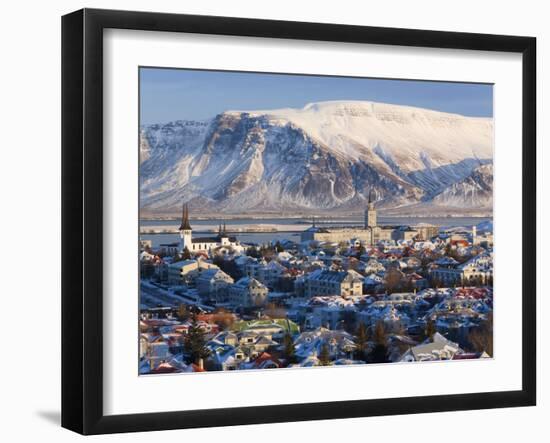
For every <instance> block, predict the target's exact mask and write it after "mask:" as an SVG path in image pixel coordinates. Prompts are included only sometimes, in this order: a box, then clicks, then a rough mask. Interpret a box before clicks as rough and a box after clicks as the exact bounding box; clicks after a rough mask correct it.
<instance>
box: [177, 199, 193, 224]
mask: <svg viewBox="0 0 550 443" xmlns="http://www.w3.org/2000/svg"><path fill="white" fill-rule="evenodd" d="M179 230H180V231H184V230H191V225H190V224H189V206H188V205H187V204H186V203H184V204H183V213H182V215H181V225H180V229H179Z"/></svg>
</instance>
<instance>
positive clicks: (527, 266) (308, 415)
mask: <svg viewBox="0 0 550 443" xmlns="http://www.w3.org/2000/svg"><path fill="white" fill-rule="evenodd" d="M108 28H118V29H132V30H146V31H170V32H180V33H181V32H184V33H199V34H217V35H227V36H248V37H267V38H279V39H301V40H316V41H332V42H353V43H368V44H377V45H397V46H410V47H429V48H454V49H469V50H479V51H502V52H511V53H520V54H522V63H523V85H522V88H523V98H522V100H523V104H522V107H523V109H522V111H523V120H522V129H523V135H522V137H523V138H522V143H523V145H522V154H523V165H522V174H523V178H522V180H523V201H522V211H523V214H522V217H523V218H522V220H523V231H522V238H523V250H522V254H523V255H522V260H523V262H522V275H523V282H522V290H523V293H522V301H521V308H522V389H521V390H517V391H507V392H485V393H473V394H459V395H437V396H423V397H404V398H392V399H373V400H358V401H336V402H324V403H307V404H290V405H269V406H261V407H238V408H230V409H222V408H220V409H209V410H195V411H178V412H161V413H143V414H132V415H114V416H113V415H109V416H106V415H104V413H103V407H102V405H103V375H102V373H103V344H102V326H103V320H102V315H103V314H102V312H103V298H102V282H103V278H102V266H103V255H102V254H103V250H102V238H103V237H102V235H103V227H102V220H103V209H102V206H103V200H102V195H103V166H102V164H103V147H102V137H103V111H102V109H103V88H102V83H103V79H102V77H103V30H105V29H108ZM535 85H536V39H535V38H532V37H517V36H504V35H485V34H471V33H456V32H441V31H423V30H412V29H390V28H378V27H363V26H348V25H337V24H320V23H300V22H284V21H273V20H256V19H243V18H229V17H209V16H195V15H178V14H163V13H150V12H128V11H110V10H97V9H83V10H79V11H76V12H73V13H71V14H68V15H65V16H64V17H63V18H62V426H63V427H65V428H68V429H71V430H73V431H76V432H79V433H82V434H104V433H116V432H132V431H152V430H162V429H178V428H195V427H211V426H228V425H241V424H255V423H273V422H285V421H302V420H319V419H332V418H347V417H363V416H380V415H393V414H414V413H425V412H436V411H458V410H467V409H487V408H502V407H514V406H532V405H535V404H536V353H535V352H536V334H535V332H536V323H535V321H536V315H535V309H536V284H535V282H536V278H535V277H536V276H535V273H536V270H535V269H536V266H535V265H536V244H537V243H536V141H535V140H536V89H535Z"/></svg>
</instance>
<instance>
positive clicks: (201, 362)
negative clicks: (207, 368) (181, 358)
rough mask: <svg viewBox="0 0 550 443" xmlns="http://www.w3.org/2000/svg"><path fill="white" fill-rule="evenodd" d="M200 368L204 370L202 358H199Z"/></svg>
mask: <svg viewBox="0 0 550 443" xmlns="http://www.w3.org/2000/svg"><path fill="white" fill-rule="evenodd" d="M198 366H199V368H200V369H201V370H204V360H203V359H202V358H199V362H198Z"/></svg>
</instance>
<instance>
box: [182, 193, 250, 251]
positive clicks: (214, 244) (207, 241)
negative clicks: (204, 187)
mask: <svg viewBox="0 0 550 443" xmlns="http://www.w3.org/2000/svg"><path fill="white" fill-rule="evenodd" d="M179 232H180V238H181V241H180V252H181V253H183V251H185V249H187V250H188V251H189V252H191V253H196V252H206V253H210V252H212V251H215V250H219V249H223V248H227V249H234V250H241V249H242V246H241V244H240V243H239V241H238V240H237V238H236V237H233V236H230V235H229V234H228V233H227V226H226V224H225V222H224V223H223V225H222V223H220V224H219V228H218V235H216V236H212V237H193V229H192V228H191V223H190V222H189V205H187V204H184V205H183V211H182V216H181V224H180V227H179Z"/></svg>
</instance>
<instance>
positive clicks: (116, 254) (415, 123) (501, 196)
mask: <svg viewBox="0 0 550 443" xmlns="http://www.w3.org/2000/svg"><path fill="white" fill-rule="evenodd" d="M535 51H536V41H535V39H534V38H531V37H517V36H500V35H484V34H466V33H453V32H439V31H423V30H411V29H388V28H375V27H359V26H347V25H337V24H319V23H298V22H281V21H269V20H255V19H254V20H252V19H243V18H228V17H207V16H190V15H175V14H159V13H149V12H125V11H108V10H90V9H84V10H80V11H77V12H74V13H72V14H69V15H66V16H64V17H63V20H62V56H63V66H62V76H63V78H62V91H63V93H62V107H63V115H62V117H63V118H62V120H63V127H62V139H63V146H62V162H63V164H62V172H63V214H62V220H63V226H62V241H63V245H62V251H63V263H62V268H63V275H62V282H63V291H62V297H63V300H62V309H63V311H62V321H63V325H62V336H63V337H62V358H63V361H62V370H63V374H62V425H63V426H64V427H66V428H68V429H71V430H74V431H76V432H79V433H82V434H101V433H115V432H131V431H148V430H161V429H177V428H191V427H207V426H227V425H239V424H253V423H272V422H283V421H299V420H317V419H330V418H346V417H361V416H377V415H389V414H412V413H425V412H435V411H453V410H465V409H484V408H500V407H514V406H530V405H535V402H536V372H535V368H536V356H535V349H536V344H535V338H536V337H535V330H536V327H535V306H536V287H535V260H536V244H537V243H536V213H535V211H536V208H535V202H536V179H535V171H536V163H535V161H536V160H535V130H536V125H535V122H536V118H535V116H536V104H535V96H536V94H535V83H536V82H535V75H536V74H535V73H536V69H535V59H536V55H535Z"/></svg>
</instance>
